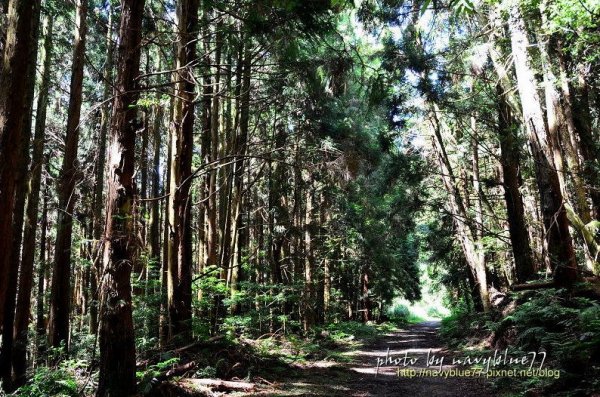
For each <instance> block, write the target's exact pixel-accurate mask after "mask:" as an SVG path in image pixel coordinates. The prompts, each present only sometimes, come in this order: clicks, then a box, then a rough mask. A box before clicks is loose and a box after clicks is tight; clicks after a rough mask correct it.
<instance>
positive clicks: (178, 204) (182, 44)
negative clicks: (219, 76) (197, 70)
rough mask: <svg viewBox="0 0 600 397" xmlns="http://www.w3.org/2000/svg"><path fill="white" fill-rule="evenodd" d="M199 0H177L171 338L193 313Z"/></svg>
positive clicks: (184, 334) (185, 334)
mask: <svg viewBox="0 0 600 397" xmlns="http://www.w3.org/2000/svg"><path fill="white" fill-rule="evenodd" d="M198 7H199V2H198V0H181V1H179V2H178V4H177V13H178V21H179V25H178V35H179V43H178V49H177V69H178V73H177V74H176V75H175V78H176V79H177V82H176V99H175V103H174V118H173V124H172V126H171V134H172V140H171V145H172V149H171V150H172V153H171V155H172V157H171V173H172V175H171V186H170V192H171V196H170V204H171V206H172V208H170V209H169V216H170V219H169V224H170V227H171V236H170V238H171V239H172V242H170V243H169V249H170V252H169V262H168V270H167V271H168V280H167V291H168V292H167V300H168V305H169V319H170V324H171V327H172V328H171V338H173V337H178V338H179V339H180V341H185V340H188V339H189V338H190V337H191V319H192V235H191V227H192V215H191V206H192V203H191V196H190V184H191V174H192V154H193V147H194V134H193V133H194V130H193V128H194V109H195V103H194V97H195V93H194V91H195V83H194V79H193V69H194V66H195V62H196V59H197V57H196V37H197V26H198Z"/></svg>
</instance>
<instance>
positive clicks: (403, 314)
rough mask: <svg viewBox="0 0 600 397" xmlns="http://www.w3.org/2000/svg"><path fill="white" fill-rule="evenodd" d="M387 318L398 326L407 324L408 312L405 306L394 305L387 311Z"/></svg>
mask: <svg viewBox="0 0 600 397" xmlns="http://www.w3.org/2000/svg"><path fill="white" fill-rule="evenodd" d="M388 317H389V318H390V320H391V321H393V322H394V323H396V324H398V325H403V324H406V323H408V319H409V317H410V310H409V309H408V307H406V306H405V305H394V306H392V307H391V308H390V309H389V310H388Z"/></svg>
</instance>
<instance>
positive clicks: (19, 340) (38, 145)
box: [13, 16, 53, 387]
mask: <svg viewBox="0 0 600 397" xmlns="http://www.w3.org/2000/svg"><path fill="white" fill-rule="evenodd" d="M52 30H53V20H52V16H47V17H46V18H45V21H44V46H43V53H42V58H43V61H42V70H41V79H40V88H39V93H38V101H37V114H36V118H35V128H34V129H35V134H34V141H33V157H32V162H31V167H30V171H29V194H28V199H27V211H26V218H25V228H24V232H23V253H22V258H21V272H20V277H19V295H18V298H17V311H16V316H15V350H14V352H13V370H14V373H15V385H16V386H17V387H18V386H21V385H23V383H24V381H25V372H26V370H27V359H26V357H27V339H28V338H27V336H28V332H27V328H28V326H29V316H30V312H31V289H32V286H33V262H34V255H35V241H36V238H35V236H36V231H37V223H38V206H39V200H40V186H41V180H42V170H43V167H44V139H45V128H46V108H47V106H48V90H49V87H50V67H51V62H52V34H53V33H52ZM39 299H43V294H42V295H41V296H40V297H38V300H39Z"/></svg>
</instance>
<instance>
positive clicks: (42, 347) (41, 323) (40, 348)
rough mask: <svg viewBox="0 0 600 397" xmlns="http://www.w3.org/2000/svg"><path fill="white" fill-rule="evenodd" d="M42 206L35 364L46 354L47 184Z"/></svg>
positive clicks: (46, 184)
mask: <svg viewBox="0 0 600 397" xmlns="http://www.w3.org/2000/svg"><path fill="white" fill-rule="evenodd" d="M42 194H43V195H44V204H43V206H42V221H41V222H40V254H39V255H40V256H39V261H40V263H39V264H38V269H37V283H38V285H37V287H38V288H37V302H36V335H37V340H36V346H37V362H38V363H41V362H42V359H43V357H44V355H45V352H46V344H47V343H48V341H47V338H46V319H45V317H44V314H45V313H46V311H45V310H44V291H45V290H46V273H47V272H48V269H47V267H48V266H47V261H46V231H47V229H48V183H47V182H44V191H43V193H42Z"/></svg>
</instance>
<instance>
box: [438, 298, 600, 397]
mask: <svg viewBox="0 0 600 397" xmlns="http://www.w3.org/2000/svg"><path fill="white" fill-rule="evenodd" d="M512 298H513V299H514V301H515V303H516V305H515V308H514V310H513V311H512V312H511V313H508V314H506V315H505V316H504V317H502V316H499V315H498V314H496V316H495V317H494V316H485V315H482V314H481V313H472V312H469V311H467V310H464V309H462V310H461V309H459V310H455V311H454V312H453V313H452V315H451V316H449V317H448V318H446V319H444V320H443V321H442V327H441V332H440V333H441V336H442V338H443V339H445V341H446V342H447V343H449V344H450V345H452V346H455V347H463V348H464V347H467V346H466V345H468V344H469V341H474V340H477V341H481V340H486V341H487V344H488V347H487V348H488V349H489V350H491V351H493V350H494V349H499V350H504V349H505V348H507V349H508V351H509V354H510V355H512V356H519V355H522V354H526V353H528V352H545V353H546V354H547V359H546V362H545V364H544V368H547V369H553V370H560V377H559V378H558V379H554V378H542V377H539V378H497V379H495V380H494V386H495V388H496V389H498V390H499V392H500V393H501V395H504V396H520V395H553V396H565V397H566V396H587V395H591V394H590V393H594V392H598V391H600V304H598V302H597V301H594V300H591V299H587V298H581V297H572V296H570V295H569V294H568V292H567V291H564V290H556V289H548V290H543V291H527V292H522V293H519V294H515V295H514V296H513V297H512Z"/></svg>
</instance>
